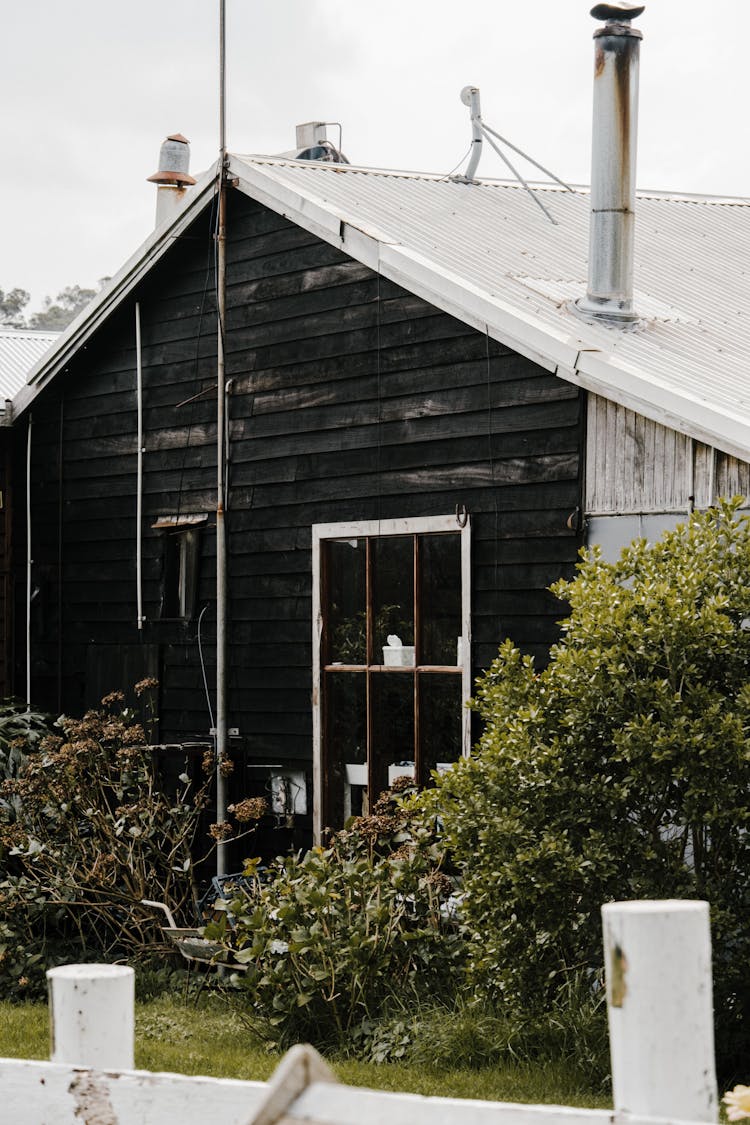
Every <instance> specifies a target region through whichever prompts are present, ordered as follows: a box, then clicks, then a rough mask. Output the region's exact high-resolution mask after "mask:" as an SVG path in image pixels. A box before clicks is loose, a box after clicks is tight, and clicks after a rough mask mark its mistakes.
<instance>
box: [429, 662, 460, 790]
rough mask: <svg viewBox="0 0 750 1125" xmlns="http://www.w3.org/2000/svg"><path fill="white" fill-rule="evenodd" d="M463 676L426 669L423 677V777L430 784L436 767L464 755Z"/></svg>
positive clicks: (438, 767)
mask: <svg viewBox="0 0 750 1125" xmlns="http://www.w3.org/2000/svg"><path fill="white" fill-rule="evenodd" d="M461 717H462V706H461V676H460V675H458V674H457V673H454V674H453V675H451V674H450V673H440V672H436V673H431V672H425V673H424V674H423V675H421V676H420V677H419V736H420V751H421V753H420V759H421V770H420V773H421V777H420V779H419V780H420V784H422V785H427V784H429V781H430V773H431V771H432V770H435V769H440V767H441V765H443V764H444V763H448V762H455V761H456V759H457V758H460V757H461Z"/></svg>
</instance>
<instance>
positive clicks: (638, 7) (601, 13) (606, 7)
mask: <svg viewBox="0 0 750 1125" xmlns="http://www.w3.org/2000/svg"><path fill="white" fill-rule="evenodd" d="M645 10H646V5H645V4H626V3H619V2H618V0H613V3H610V4H595V5H594V7H593V8H592V9H591V15H592V16H593V17H594V19H595V20H634V19H635V18H636V17H637V16H639V15H640V14H641V12H644V11H645Z"/></svg>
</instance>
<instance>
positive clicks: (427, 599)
mask: <svg viewBox="0 0 750 1125" xmlns="http://www.w3.org/2000/svg"><path fill="white" fill-rule="evenodd" d="M419 577H420V606H419V614H420V633H421V636H420V650H419V652H420V655H419V663H420V664H444V665H448V666H453V665H457V664H458V663H459V654H458V648H459V644H458V641H459V638H460V636H461V536H460V535H450V534H448V535H421V536H420V538H419Z"/></svg>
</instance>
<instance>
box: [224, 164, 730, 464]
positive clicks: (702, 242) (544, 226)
mask: <svg viewBox="0 0 750 1125" xmlns="http://www.w3.org/2000/svg"><path fill="white" fill-rule="evenodd" d="M239 159H240V160H243V161H245V162H246V163H247V164H249V165H254V166H256V167H259V168H261V167H262V170H263V173H264V176H267V177H270V178H271V179H272V180H273V181H274V182H276V183H278V185H279V186H280V187H281V188H283V187H288V188H291V189H292V190H293V191H295V192H297V193H299V194H301V195H303V196H309V197H310V198H311V199H314V200H315V201H317V202H322V203H323V204H324V205H327V206H329V207H330V208H331V209H332V210H334V211H335V212H336V213H337V214H338V215H339V216H340V217H341V220H342V221H343V222H346V223H350V224H351V225H353V226H355V227H357V228H358V229H361V230H362V231H364V232H365V233H367V232H368V230H369V231H370V232H372V233H373V235H374V237H376V238H378V239H379V240H380V241H383V240H386V241H388V242H393V243H396V244H398V245H402V246H404V247H406V248H408V249H409V250H411V251H415V252H417V253H419V254H420V255H422V256H423V257H424V258H426V259H428V260H429V262H430V263H431V264H433V265H434V267H435V269H436V270H437V271H443V270H444V271H447V272H449V273H451V274H452V275H454V276H457V277H458V278H461V279H464V280H465V281H466V282H467V283H469V284H471V285H472V286H474V287H477V288H479V289H480V290H483V291H484V293H486V294H487V296H489V297H493V298H497V299H500V300H502V301H504V302H507V303H508V304H509V305H512V306H513V307H514V308H515V309H518V310H520V311H521V312H522V313H528V314H529V315H531V316H533V317H534V318H535V320H536V321H537V322H538V323H541V325H543V326H547V327H549V328H550V329H551V330H553V331H554V332H555V333H556V334H558V336H559V334H560V333H565V334H568V335H569V336H570V338H571V340H572V341H573V340H575V341H580V342H581V344H580V346H581V347H584V348H592V349H597V350H599V351H601V352H602V353H604V355H610V356H612V357H613V358H614V359H616V360H617V361H619V363H618V365H621V364H622V363H625V364H627V365H628V366H629V367H632V368H634V369H637V371H638V372H639V373H642V374H644V375H645V376H646V377H647V378H648V379H649V380H650V381H651V382H652V383H653V385H654V386H658V387H659V400H660V402H661V403H662V405H661V406H658V407H657V408H655V409H654V410H653V411H652V416H654V417H657V418H659V419H660V420H663V421H664V423H665V424H667V425H670V424H671V425H674V424H675V419H677V420H679V418H680V404H681V403H684V402H685V399H686V398H689V399H692V400H693V401H694V402H697V403H699V404H700V403H702V402H703V403H706V404H710V405H711V406H712V408H715V409H718V410H719V411H721V412H724V411H726V412H728V413H729V415H731V416H732V417H733V418H735V419H741V420H742V421H743V422H746V424H747V433H748V435H749V440H748V443H747V450H748V455H750V200H741V199H724V200H719V199H713V198H708V197H699V196H695V197H689V196H675V195H668V194H666V193H657V192H653V193H648V192H639V194H638V201H637V207H636V213H637V223H636V257H635V288H636V311H638V312H640V313H641V314H642V315H643V317H644V322H643V324H642V325H641V326H640V327H639V328H638V329H636V330H635V331H623V330H620V329H609V328H605V327H601V326H598V325H596V326H594V325H588V324H586V323H584V322H582V321H581V320H580V319H579V318H577V317H576V316H574V315H573V314H572V313H571V312H570V311H569V309H568V307H567V303H568V301H570V300H571V299H574V298H575V297H576V296H579V295H583V294H584V293H585V291H586V263H587V246H588V230H589V197H588V190H587V189H580V190H576V192H575V193H569V192H565V191H564V190H563V189H561V188H556V187H547V186H545V187H541V188H538V189H537V190H538V191H539V192H540V194H541V197H542V198H543V200H544V202H545V204H546V206H547V207H548V208H549V209H550V211H551V212H552V214H553V215H554V217H555V219H556V221H557V224H558V225H557V226H553V225H552V224H551V223H550V222H548V221H547V220H546V219H545V217H544V215H543V214H542V213H541V211H540V210H539V208H538V207H536V206H535V204H534V202H533V200H532V199H530V198H529V196H528V195H527V193H526V192H525V191H524V190H523V188H522V187H520V186H519V185H517V184H513V183H506V182H503V181H485V182H482V183H478V184H465V183H458V182H455V181H451V180H447V179H445V178H439V177H436V176H429V175H422V174H417V173H398V172H380V171H374V170H363V169H354V168H352V169H349V168H343V167H342V166H332V165H324V164H313V163H305V162H302V161H296V162H295V161H278V160H277V161H274V160H269V159H267V158H266V159H264V158H261V157H240V158H239ZM639 303H640V305H641V306H642V308H638V304H639ZM600 393H602V392H600ZM664 403H666V405H664Z"/></svg>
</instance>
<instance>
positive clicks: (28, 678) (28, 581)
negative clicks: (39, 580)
mask: <svg viewBox="0 0 750 1125" xmlns="http://www.w3.org/2000/svg"><path fill="white" fill-rule="evenodd" d="M31 426H32V417H31V414H29V421H28V425H27V428H26V710H27V711H30V710H31V565H32V561H33V560H32V558H31Z"/></svg>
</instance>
